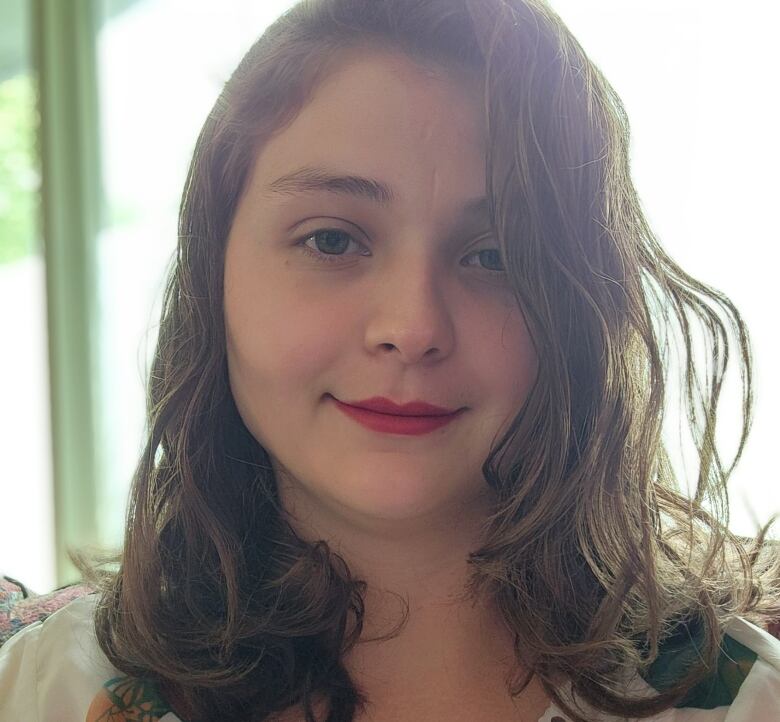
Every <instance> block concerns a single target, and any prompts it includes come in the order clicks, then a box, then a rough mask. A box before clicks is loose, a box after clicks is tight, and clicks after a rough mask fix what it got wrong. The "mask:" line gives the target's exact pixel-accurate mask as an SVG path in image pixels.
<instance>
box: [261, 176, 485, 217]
mask: <svg viewBox="0 0 780 722" xmlns="http://www.w3.org/2000/svg"><path fill="white" fill-rule="evenodd" d="M268 190H269V191H270V192H271V193H272V194H274V195H276V194H279V195H294V194H295V193H306V192H310V191H325V192H328V193H336V194H339V195H346V196H354V197H358V198H364V199H366V200H369V201H371V202H373V203H376V204H377V205H380V206H384V207H386V206H388V205H391V204H392V203H393V202H394V201H395V199H396V194H395V193H394V192H393V189H392V188H391V187H390V186H389V185H387V183H384V182H383V181H380V180H377V179H376V178H365V177H363V176H359V175H353V174H341V173H336V172H333V171H329V170H327V169H324V168H313V167H310V166H304V167H303V168H299V169H298V170H295V171H293V172H291V173H287V174H285V175H283V176H281V177H279V178H277V179H276V180H275V181H273V182H272V183H270V184H269V186H268ZM489 220H490V208H489V202H488V198H487V197H485V196H483V197H480V198H473V199H471V200H469V201H466V202H465V203H464V204H463V207H462V209H461V222H465V223H485V222H489Z"/></svg>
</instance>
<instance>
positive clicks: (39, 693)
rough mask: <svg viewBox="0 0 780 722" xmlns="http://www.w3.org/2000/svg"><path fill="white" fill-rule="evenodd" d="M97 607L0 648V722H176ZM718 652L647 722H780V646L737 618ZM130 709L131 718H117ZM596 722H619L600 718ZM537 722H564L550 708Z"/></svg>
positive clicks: (55, 619) (56, 619)
mask: <svg viewBox="0 0 780 722" xmlns="http://www.w3.org/2000/svg"><path fill="white" fill-rule="evenodd" d="M96 601H97V595H96V594H89V595H87V596H84V597H81V598H79V599H76V600H74V601H72V602H70V603H68V604H67V605H66V606H64V607H62V608H61V609H59V610H58V611H56V612H54V613H53V614H52V615H51V616H49V617H47V618H46V619H44V620H43V621H38V622H35V623H33V624H30V625H29V626H26V627H24V628H23V629H22V630H21V631H19V632H17V633H16V634H14V635H13V636H12V637H11V638H10V639H9V640H8V641H7V642H6V643H5V644H4V645H3V646H2V647H0V722H97V720H101V719H102V720H111V719H118V718H122V719H125V718H126V719H131V718H132V719H144V720H148V721H149V722H181V720H180V718H179V717H178V716H177V715H176V714H175V713H174V712H173V711H172V710H171V708H170V707H169V706H168V705H167V704H166V703H165V702H164V701H163V699H162V697H161V696H160V695H159V694H157V692H156V690H155V688H154V685H153V684H151V683H148V682H144V681H142V680H141V681H138V680H132V679H130V678H128V677H126V676H124V675H123V674H122V673H121V672H120V671H119V670H117V669H115V668H114V667H113V666H112V665H111V664H110V663H109V662H108V660H107V659H106V657H105V655H104V654H103V652H102V650H101V649H100V647H99V646H98V644H97V640H96V638H95V632H94V628H93V613H94V608H95V603H96ZM721 648H722V652H721V658H720V661H719V663H718V670H717V672H716V674H714V675H713V676H712V678H711V679H708V680H705V683H702V684H701V685H699V686H698V687H696V688H695V689H694V690H693V691H692V692H691V694H689V695H688V697H687V698H686V699H685V700H684V702H683V704H682V706H680V707H678V708H675V709H670V710H667V711H666V712H663V713H662V714H660V715H656V716H655V717H652V718H647V719H648V720H649V722H780V640H778V639H775V638H774V637H773V636H772V635H770V634H769V633H768V632H766V631H764V630H762V629H759V628H758V627H756V626H755V625H753V624H751V623H750V622H748V621H746V620H744V619H736V620H734V622H732V623H731V624H730V625H729V626H728V627H727V628H726V637H725V638H724V643H723V644H722V645H721ZM679 661H680V657H679V656H678V657H675V656H674V655H671V656H664V657H662V658H659V660H658V662H659V663H660V666H658V667H657V668H656V670H657V671H656V673H655V674H654V676H652V677H651V681H652V682H654V683H656V684H658V686H657V687H653V686H651V685H650V684H648V682H647V681H645V680H643V679H640V678H636V680H635V682H634V683H633V684H632V688H635V689H637V690H640V691H641V690H644V691H645V692H648V693H652V692H653V690H654V689H659V688H660V686H661V684H662V680H663V678H664V676H667V677H668V674H669V669H674V666H675V664H676V663H678V662H679ZM654 666H655V665H654ZM131 709H133V710H135V713H134V714H131V715H128V716H127V717H121V716H120V714H119V713H121V712H122V710H127V711H128V712H129V711H130V710H131ZM139 713H140V714H139ZM115 714H117V716H116V717H115V716H114V715H115ZM593 720H594V722H624V721H623V720H618V718H615V717H609V716H604V715H598V714H594V715H593ZM479 722H494V721H493V720H484V721H479ZM539 722H569V721H568V718H567V717H566V715H564V714H563V713H562V712H561V711H560V710H559V709H558V708H557V707H555V706H554V705H551V706H550V707H549V708H548V709H547V711H546V712H545V713H544V715H543V716H542V717H541V719H540V720H539Z"/></svg>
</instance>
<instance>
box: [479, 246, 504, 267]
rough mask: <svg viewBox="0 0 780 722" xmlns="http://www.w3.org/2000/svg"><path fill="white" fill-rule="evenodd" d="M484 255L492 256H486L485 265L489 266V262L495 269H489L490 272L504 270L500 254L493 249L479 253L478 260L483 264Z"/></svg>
mask: <svg viewBox="0 0 780 722" xmlns="http://www.w3.org/2000/svg"><path fill="white" fill-rule="evenodd" d="M485 254H492V255H488V257H487V258H488V260H487V264H488V266H490V263H491V261H492V262H493V263H494V264H495V266H496V268H491V269H490V270H491V271H502V270H504V269H503V267H502V265H501V252H500V251H498V250H496V249H495V248H486V249H485V250H484V251H480V252H479V256H480V260H481V261H482V262H483V263H485Z"/></svg>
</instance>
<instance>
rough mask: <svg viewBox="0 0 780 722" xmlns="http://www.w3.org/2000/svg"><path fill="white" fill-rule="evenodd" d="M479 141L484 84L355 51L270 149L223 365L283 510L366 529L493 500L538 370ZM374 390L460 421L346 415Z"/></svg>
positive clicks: (240, 262)
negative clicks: (294, 505)
mask: <svg viewBox="0 0 780 722" xmlns="http://www.w3.org/2000/svg"><path fill="white" fill-rule="evenodd" d="M484 132H485V131H484V127H483V122H482V113H481V95H480V88H479V87H478V86H477V84H476V83H474V82H472V81H466V80H463V79H456V78H455V77H454V76H452V77H450V76H449V75H448V74H446V75H445V74H444V73H443V72H441V71H440V72H434V71H432V70H430V69H423V68H422V67H421V66H420V65H418V64H417V63H415V62H414V61H413V60H411V59H409V58H407V57H406V56H404V55H402V54H395V53H391V52H389V51H378V50H377V51H361V52H360V53H358V54H355V53H353V54H352V55H347V56H345V57H344V61H343V62H342V63H341V64H340V65H339V67H338V68H337V69H336V70H335V72H333V73H332V74H330V75H329V76H328V78H327V79H326V80H325V81H324V82H323V83H321V84H320V86H319V87H318V89H317V91H316V92H315V94H314V95H313V97H312V99H311V101H310V102H309V103H308V104H307V105H306V106H305V107H304V108H303V110H302V111H301V112H300V114H299V115H298V116H297V118H296V119H295V120H294V121H293V122H292V123H291V124H290V125H288V126H287V127H286V128H285V129H284V130H282V131H281V132H279V133H278V134H276V135H274V136H273V137H272V139H271V140H270V141H269V142H268V143H267V144H266V145H265V146H264V147H263V149H262V151H261V153H260V154H259V156H258V158H257V160H256V163H255V165H254V168H253V171H252V173H251V175H250V178H249V179H248V186H247V188H246V192H245V194H244V195H243V197H242V199H241V202H240V204H239V206H238V208H237V212H236V216H235V219H234V223H233V226H232V229H231V232H230V235H229V238H228V243H227V250H226V259H225V324H226V331H227V354H228V367H229V375H230V385H231V389H232V392H233V395H234V397H235V401H236V404H237V407H238V409H239V412H240V414H241V416H242V418H243V420H244V422H245V424H246V426H247V427H248V428H249V430H250V431H251V433H252V434H253V435H254V437H255V438H256V439H257V441H258V442H259V443H260V444H262V446H263V447H265V449H266V450H267V451H268V453H269V455H270V456H271V459H272V462H273V465H274V468H275V470H276V472H277V479H278V480H279V483H280V493H282V498H283V500H284V499H285V498H289V499H291V498H292V497H293V496H295V497H296V498H298V499H302V498H305V499H306V500H307V503H308V505H309V506H310V507H316V508H318V509H320V510H323V512H324V513H328V514H330V515H333V516H337V517H339V518H342V519H350V520H352V521H353V522H359V523H361V524H367V525H368V528H370V525H371V523H372V522H374V523H380V522H381V523H383V524H387V523H388V522H393V521H396V522H401V521H406V522H409V521H413V520H416V519H422V518H424V517H430V516H431V515H432V514H435V513H437V512H439V511H442V510H446V509H450V510H451V509H454V508H456V507H457V508H462V505H463V504H469V502H473V501H474V500H475V499H476V497H478V496H480V497H481V496H483V495H484V494H485V493H486V491H487V485H486V483H485V481H484V478H483V475H482V472H481V467H482V464H483V462H484V460H485V458H486V456H487V454H488V452H489V450H490V447H491V444H492V443H493V442H494V441H495V440H497V438H498V436H499V434H500V432H501V431H502V430H504V429H505V427H506V426H507V425H508V424H509V423H511V420H512V419H513V418H514V416H515V415H516V414H517V412H518V411H519V409H520V407H521V405H522V404H523V402H524V400H525V398H526V396H527V394H528V392H529V389H530V387H531V385H532V384H533V382H534V379H535V375H536V363H537V361H536V355H535V352H534V349H533V347H532V344H531V339H530V338H529V334H528V330H527V328H526V325H525V322H524V319H523V316H522V314H521V312H520V310H519V308H518V307H517V304H516V301H515V299H514V295H513V293H512V291H511V289H510V287H509V284H508V282H507V280H506V278H505V276H504V275H503V273H501V272H500V270H501V269H502V266H501V262H500V257H499V255H498V250H497V249H498V244H497V243H496V241H495V239H494V238H492V237H491V236H490V230H491V229H490V224H489V218H488V216H487V207H486V203H484V201H483V203H481V204H476V203H475V202H476V201H479V199H484V196H485V160H484V156H485V137H484ZM303 169H307V170H306V171H305V173H304V170H303ZM290 174H299V175H298V178H299V180H300V179H301V178H305V179H308V180H307V181H306V182H304V181H301V182H300V183H296V182H295V181H294V180H290V179H289V178H288V179H287V180H281V179H284V178H285V177H286V176H290ZM326 176H339V177H341V176H355V177H361V178H366V179H373V181H376V182H378V183H381V184H382V186H384V187H385V188H384V189H383V192H379V191H378V190H377V188H376V186H375V185H371V184H368V185H366V184H358V183H356V182H354V181H353V182H347V181H334V182H332V183H330V184H329V185H328V187H324V186H323V184H322V183H321V181H322V180H323V179H324V178H325V177H326ZM317 179H319V180H317ZM323 229H325V230H323ZM490 249H494V251H493V252H491V251H490ZM480 251H482V253H480ZM318 258H319V259H322V260H318ZM376 396H383V397H386V398H388V399H391V400H392V401H395V402H397V403H399V404H403V403H406V402H409V401H414V400H421V401H425V402H428V403H430V404H435V405H437V406H441V407H445V408H448V409H461V411H460V413H459V414H458V415H457V416H456V417H455V418H454V419H453V420H452V421H450V423H448V424H447V425H445V426H443V427H440V428H438V429H435V430H433V431H430V432H428V433H422V434H416V435H415V434H408V433H399V432H398V431H397V430H395V431H393V430H391V431H378V430H376V429H372V428H367V427H366V426H364V425H363V424H361V423H359V422H358V421H357V420H355V419H354V418H353V417H351V416H350V415H348V414H346V413H345V412H344V411H343V410H342V408H341V407H340V406H339V404H338V403H337V400H339V401H342V402H349V401H357V400H363V399H367V398H370V397H376Z"/></svg>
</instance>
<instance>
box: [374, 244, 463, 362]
mask: <svg viewBox="0 0 780 722" xmlns="http://www.w3.org/2000/svg"><path fill="white" fill-rule="evenodd" d="M398 265H399V267H395V268H394V269H388V273H387V277H384V278H382V279H377V280H378V282H377V283H376V284H375V286H374V288H375V289H376V290H375V292H374V293H373V294H372V295H371V296H370V298H368V299H367V300H366V303H367V304H368V306H369V311H370V313H369V322H368V326H367V329H366V345H367V348H368V349H369V350H370V351H371V352H372V353H375V352H377V350H381V351H383V352H387V353H390V352H395V353H397V354H398V356H399V358H400V360H401V361H403V362H404V363H405V364H414V363H419V362H420V361H422V360H424V359H426V357H428V358H429V359H430V360H431V362H433V361H437V360H440V359H441V358H444V357H446V356H448V355H449V354H450V353H451V351H452V348H453V346H454V343H455V318H454V315H453V314H454V311H455V305H456V299H455V297H454V288H455V287H454V285H452V283H450V284H448V283H447V279H446V278H444V277H443V276H444V274H442V273H441V272H438V271H437V269H436V268H435V263H434V260H433V259H423V260H419V261H416V262H407V263H406V264H405V265H401V264H398Z"/></svg>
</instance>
